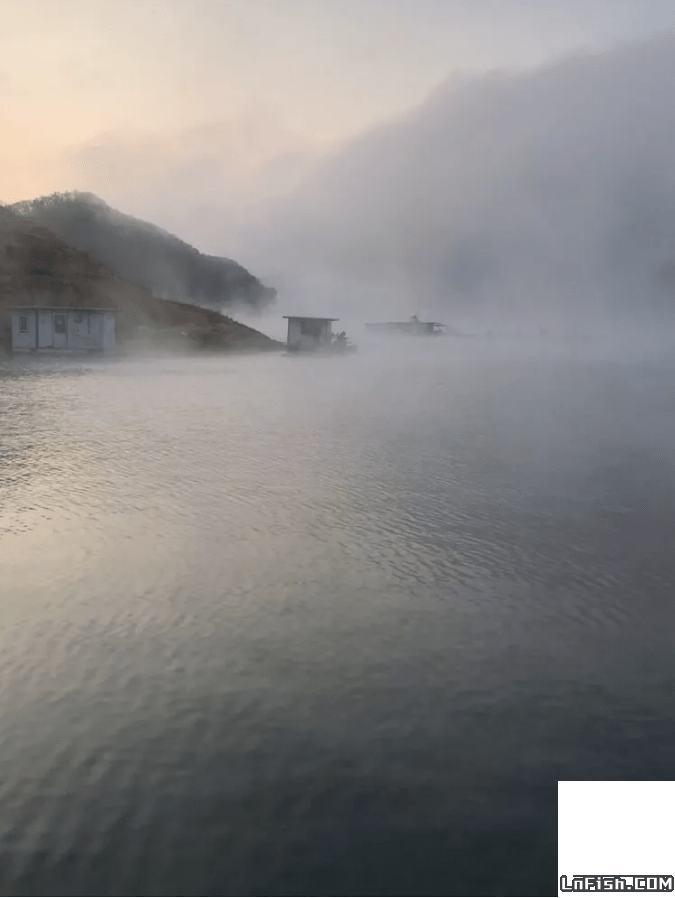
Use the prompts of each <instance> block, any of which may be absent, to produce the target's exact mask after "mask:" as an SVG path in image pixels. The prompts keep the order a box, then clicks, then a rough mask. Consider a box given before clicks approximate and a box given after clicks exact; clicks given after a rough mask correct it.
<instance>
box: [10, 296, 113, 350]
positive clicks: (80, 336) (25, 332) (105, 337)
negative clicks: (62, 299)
mask: <svg viewBox="0 0 675 898" xmlns="http://www.w3.org/2000/svg"><path fill="white" fill-rule="evenodd" d="M114 348H115V312H113V311H112V310H111V309H56V308H46V307H39V308H38V307H35V306H23V307H19V308H15V309H12V349H13V350H15V351H30V350H39V349H57V350H59V349H60V350H74V349H80V350H87V349H88V350H99V351H100V350H111V349H114Z"/></svg>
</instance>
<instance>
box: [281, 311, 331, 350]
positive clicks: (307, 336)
mask: <svg viewBox="0 0 675 898" xmlns="http://www.w3.org/2000/svg"><path fill="white" fill-rule="evenodd" d="M283 317H284V318H286V319H288V337H287V338H286V345H287V347H288V349H290V350H295V351H298V350H312V349H320V348H321V347H324V346H325V347H329V346H330V345H331V342H332V339H333V334H332V324H333V322H334V321H339V318H306V317H301V316H296V315H284V316H283Z"/></svg>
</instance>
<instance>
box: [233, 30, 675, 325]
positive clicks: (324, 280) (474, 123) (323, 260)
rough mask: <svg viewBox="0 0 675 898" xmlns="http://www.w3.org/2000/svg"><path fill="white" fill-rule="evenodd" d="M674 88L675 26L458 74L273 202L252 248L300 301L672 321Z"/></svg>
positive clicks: (552, 318) (451, 313)
mask: <svg viewBox="0 0 675 898" xmlns="http://www.w3.org/2000/svg"><path fill="white" fill-rule="evenodd" d="M674 91H675V31H668V32H664V33H661V34H658V35H655V36H653V37H651V38H649V39H647V40H644V41H641V42H636V43H634V44H630V45H624V46H621V47H618V48H616V49H613V50H611V51H608V52H605V53H601V54H593V55H591V54H588V55H579V56H576V57H574V58H567V59H564V60H562V61H559V62H557V63H555V64H551V65H548V66H546V67H543V68H540V69H538V70H534V71H526V72H515V71H508V72H507V71H504V72H492V73H490V74H486V75H484V76H480V77H472V78H455V79H452V80H450V81H448V82H447V83H445V84H443V85H441V86H440V87H439V88H438V89H437V90H436V91H435V92H434V93H433V95H432V96H430V97H429V99H428V101H427V102H426V103H424V104H423V105H421V106H420V107H418V108H416V109H413V110H412V111H411V112H410V113H409V114H408V115H407V116H405V117H403V118H401V119H399V120H397V121H395V122H392V123H390V124H388V125H386V126H382V127H378V128H376V129H374V130H372V131H370V132H368V133H366V134H364V135H362V136H361V137H360V138H358V139H357V140H355V141H353V142H351V143H350V144H349V145H348V146H347V147H345V148H344V149H342V150H341V151H340V152H338V153H336V154H335V155H333V156H332V157H331V158H330V159H327V160H325V161H324V162H323V163H322V164H321V165H319V166H318V167H317V168H316V169H315V170H314V171H313V172H312V173H311V175H309V176H308V177H307V178H305V180H304V182H303V183H302V185H301V187H300V188H298V189H296V190H295V191H294V192H293V193H292V194H289V195H288V196H286V197H285V198H284V199H283V200H281V201H279V200H277V201H275V202H274V203H272V204H271V206H270V208H269V210H268V212H267V214H266V215H265V216H264V217H263V218H262V219H261V220H260V221H258V222H256V224H255V225H252V226H251V227H249V228H248V229H247V230H246V232H245V234H244V236H243V239H242V245H241V247H240V248H238V251H239V257H240V258H242V261H243V263H244V264H248V265H250V266H252V267H253V268H254V269H255V270H259V271H264V272H265V274H266V276H267V277H268V279H269V280H270V282H272V283H274V284H275V286H277V288H278V289H279V300H280V305H284V306H292V307H293V308H292V309H290V310H291V311H293V310H295V309H297V310H298V311H299V310H300V309H307V307H308V306H309V307H311V309H312V310H314V313H315V314H320V313H321V312H323V311H325V312H327V313H328V312H333V313H335V314H343V315H344V314H348V315H349V316H351V315H352V314H357V315H358V316H359V317H362V318H363V317H364V316H365V317H366V318H368V317H369V316H370V317H372V316H375V315H379V316H381V315H385V316H387V317H388V316H401V315H409V314H413V313H414V312H421V313H422V314H431V315H434V316H435V317H439V316H441V317H445V318H450V319H451V321H452V322H453V323H456V324H460V325H461V324H462V323H465V324H466V325H467V326H468V325H472V326H474V327H475V326H479V327H482V326H494V325H495V324H496V325H497V326H499V325H500V324H503V325H505V326H506V325H511V324H513V323H514V322H521V323H527V322H531V323H532V324H535V325H536V326H544V327H546V326H555V327H560V326H562V327H565V328H568V329H570V328H571V329H574V328H575V327H577V326H582V327H585V326H587V325H588V324H589V322H594V324H595V325H598V326H602V325H603V324H605V323H607V322H608V321H611V322H613V323H615V324H620V323H623V324H627V325H629V326H630V327H636V326H641V325H642V324H645V323H646V322H647V320H648V321H649V323H651V324H656V325H658V324H659V323H660V322H661V321H662V319H663V316H664V315H670V312H671V310H672V309H673V307H674V305H675V168H674V167H673V164H672V159H671V154H672V146H673V145H674V144H675V106H673V104H672V101H671V96H672V95H673V92H674ZM283 311H285V308H284V309H281V308H280V313H283Z"/></svg>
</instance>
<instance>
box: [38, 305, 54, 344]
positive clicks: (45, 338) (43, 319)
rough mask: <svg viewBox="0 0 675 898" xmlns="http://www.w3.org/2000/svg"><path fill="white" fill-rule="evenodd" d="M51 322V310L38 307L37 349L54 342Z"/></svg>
mask: <svg viewBox="0 0 675 898" xmlns="http://www.w3.org/2000/svg"><path fill="white" fill-rule="evenodd" d="M52 323H53V315H52V312H51V311H50V310H49V309H40V311H39V312H38V324H39V327H38V349H47V348H48V347H50V346H51V345H52V343H53V342H54V333H53V328H52Z"/></svg>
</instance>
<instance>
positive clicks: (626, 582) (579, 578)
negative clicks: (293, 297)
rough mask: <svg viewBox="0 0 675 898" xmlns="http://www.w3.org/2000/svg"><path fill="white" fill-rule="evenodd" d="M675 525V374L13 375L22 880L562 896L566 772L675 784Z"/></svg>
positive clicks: (405, 366) (108, 369)
mask: <svg viewBox="0 0 675 898" xmlns="http://www.w3.org/2000/svg"><path fill="white" fill-rule="evenodd" d="M674 533H675V365H673V364H672V363H669V362H664V361H663V360H661V361H658V360H657V359H655V358H651V359H647V358H645V359H642V360H641V361H638V360H636V359H629V360H626V359H624V360H621V359H619V358H618V357H612V355H611V353H607V352H605V353H604V355H603V357H600V356H599V355H597V354H595V353H594V352H593V350H592V348H590V347H587V348H585V349H577V350H574V351H567V350H563V349H562V348H557V349H556V348H551V347H549V348H545V347H536V348H535V347H530V348H527V347H526V346H524V345H522V346H519V347H516V346H511V347H509V346H501V347H500V346H497V345H494V346H492V347H486V346H485V345H482V344H479V343H474V344H471V343H465V344H461V343H453V342H452V341H438V342H437V343H435V344H433V345H428V344H419V345H417V344H416V345H414V346H410V347H408V348H407V349H406V348H402V347H401V346H393V347H391V348H389V349H387V348H386V347H379V348H374V347H371V348H368V347H362V351H361V352H360V353H359V354H358V355H356V356H354V357H353V358H325V359H319V358H289V357H285V356H279V355H272V356H255V357H253V356H252V357H216V356H208V357H197V358H184V359H177V358H169V357H165V358H161V357H158V358H154V359H147V360H132V359H122V360H110V361H90V360H88V359H85V360H84V361H82V360H80V361H78V360H71V361H48V360H38V361H32V362H31V361H30V360H25V361H21V360H13V361H6V362H5V363H3V364H2V365H0V593H1V594H2V602H1V603H0V715H1V716H0V723H1V726H0V862H1V863H0V890H1V891H2V893H3V894H17V895H18V894H44V895H51V894H69V895H89V894H99V895H107V894H110V895H121V894H133V895H153V894H158V895H168V894H176V895H208V894H214V895H217V894H240V895H265V894H267V895H272V894H278V895H283V894H289V895H312V894H316V895H332V894H335V895H344V894H379V895H387V894H391V895H393V894H401V895H404V894H405V895H410V894H426V895H432V894H438V895H441V894H442V895H473V894H475V895H547V894H555V892H556V888H557V886H556V877H557V807H556V796H557V781H558V780H559V779H586V778H588V779H651V780H653V779H673V778H675V713H674V711H673V696H674V694H675V653H674V652H673V632H674V629H675V603H674V601H673V600H674V598H675V551H674V549H673V534H674ZM569 872H575V871H569ZM576 872H578V871H576ZM581 872H585V871H581ZM600 872H602V871H600ZM609 872H612V871H609Z"/></svg>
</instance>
